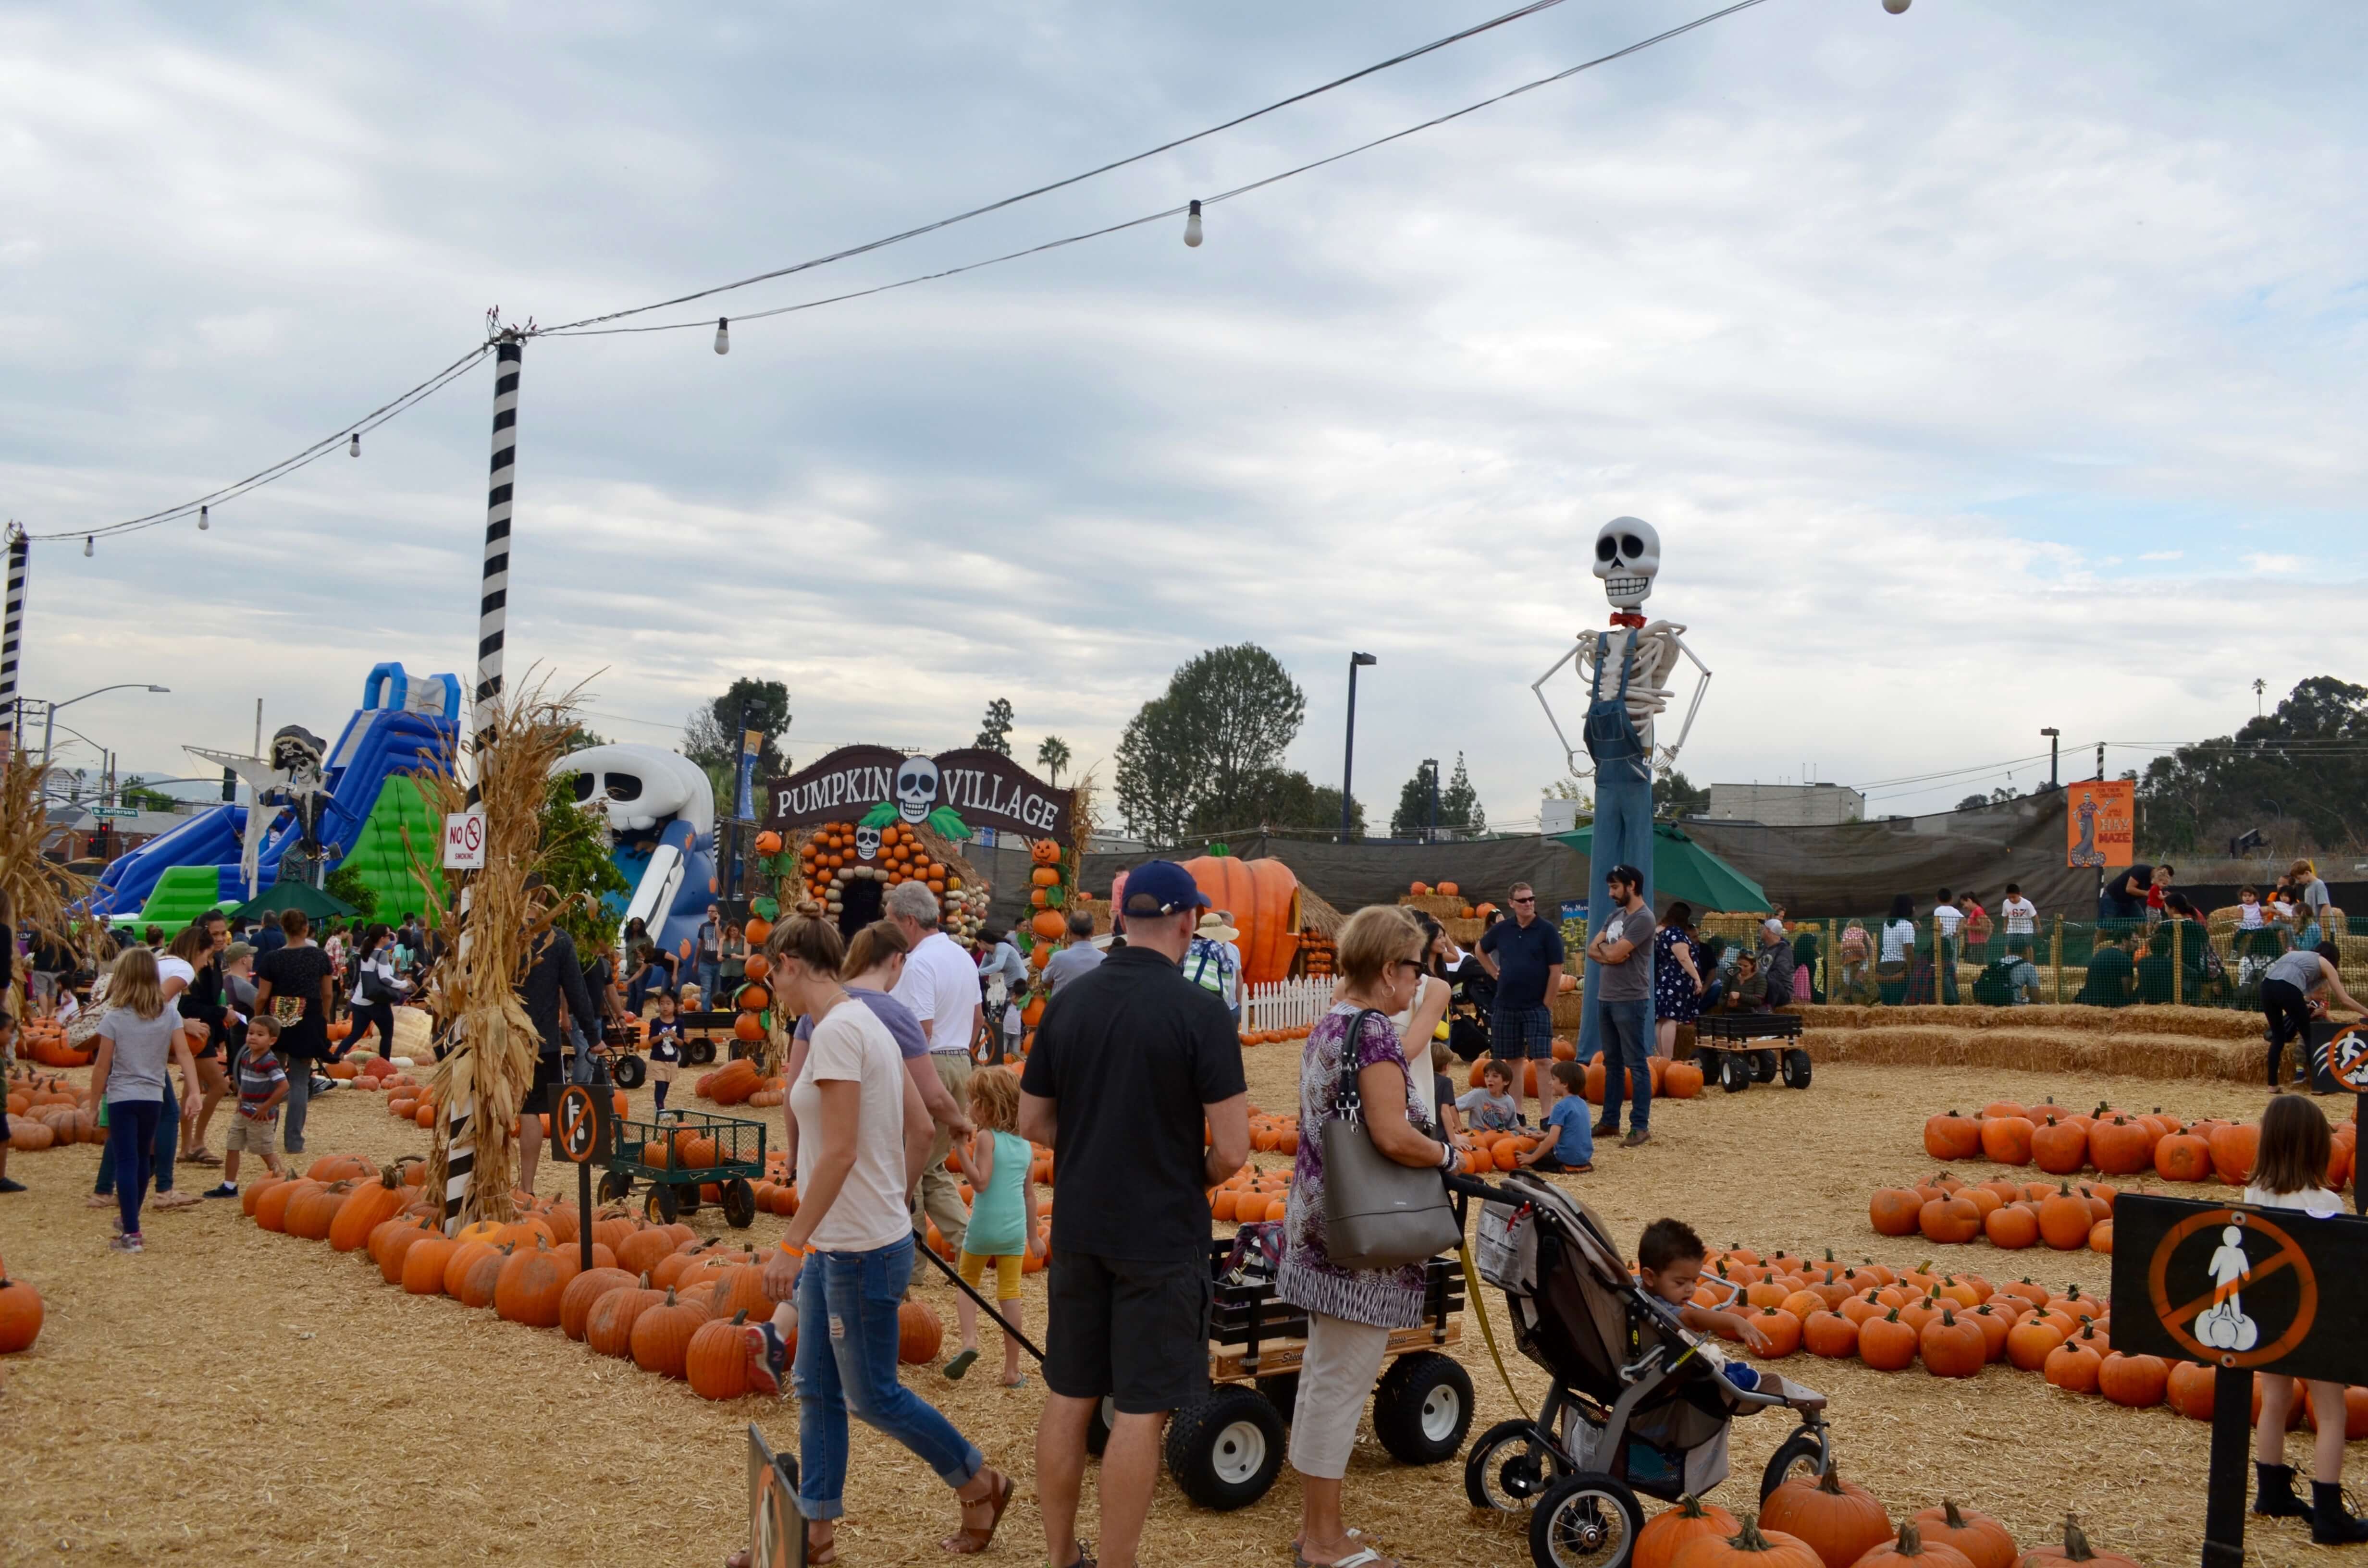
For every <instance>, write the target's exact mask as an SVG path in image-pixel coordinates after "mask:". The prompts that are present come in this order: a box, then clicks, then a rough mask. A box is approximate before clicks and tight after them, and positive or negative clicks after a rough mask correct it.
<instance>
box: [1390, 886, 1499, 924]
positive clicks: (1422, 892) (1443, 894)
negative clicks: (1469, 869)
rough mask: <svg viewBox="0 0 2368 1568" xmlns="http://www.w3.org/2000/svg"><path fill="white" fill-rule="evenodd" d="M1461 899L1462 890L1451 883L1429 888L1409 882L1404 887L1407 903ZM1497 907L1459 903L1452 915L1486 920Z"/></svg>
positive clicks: (1490, 904) (1485, 904) (1493, 905)
mask: <svg viewBox="0 0 2368 1568" xmlns="http://www.w3.org/2000/svg"><path fill="white" fill-rule="evenodd" d="M1436 898H1446V899H1455V900H1459V901H1460V900H1462V899H1463V889H1462V888H1460V887H1458V886H1456V885H1455V884H1454V883H1453V882H1441V883H1440V884H1439V885H1438V886H1437V887H1433V886H1431V885H1430V884H1429V882H1410V883H1408V884H1407V885H1406V902H1407V903H1413V902H1414V901H1415V900H1417V899H1436ZM1496 910H1497V906H1496V905H1495V904H1493V903H1481V904H1473V903H1461V902H1459V903H1457V904H1456V905H1455V908H1454V911H1453V913H1454V914H1455V915H1457V916H1458V917H1459V918H1462V919H1464V920H1486V918H1488V916H1489V915H1493V914H1495V913H1496Z"/></svg>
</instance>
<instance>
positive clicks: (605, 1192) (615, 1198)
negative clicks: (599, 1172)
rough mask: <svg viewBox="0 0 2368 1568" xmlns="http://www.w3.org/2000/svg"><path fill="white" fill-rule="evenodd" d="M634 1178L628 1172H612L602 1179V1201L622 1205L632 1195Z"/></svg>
mask: <svg viewBox="0 0 2368 1568" xmlns="http://www.w3.org/2000/svg"><path fill="white" fill-rule="evenodd" d="M632 1191H633V1178H632V1174H631V1173H630V1172H627V1171H610V1172H609V1173H608V1174H606V1175H605V1176H601V1178H600V1201H601V1202H603V1203H622V1202H623V1201H624V1200H625V1199H627V1198H629V1197H631V1196H632Z"/></svg>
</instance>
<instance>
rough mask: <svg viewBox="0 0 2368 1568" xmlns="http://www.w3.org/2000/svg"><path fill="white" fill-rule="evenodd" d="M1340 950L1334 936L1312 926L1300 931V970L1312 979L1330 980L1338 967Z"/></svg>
mask: <svg viewBox="0 0 2368 1568" xmlns="http://www.w3.org/2000/svg"><path fill="white" fill-rule="evenodd" d="M1339 963H1340V950H1339V949H1338V948H1336V947H1334V946H1333V945H1332V938H1331V937H1327V936H1326V935H1324V933H1322V932H1321V931H1318V930H1316V929H1315V928H1314V927H1312V926H1310V927H1308V928H1306V929H1304V930H1302V931H1301V932H1300V933H1299V965H1300V972H1302V973H1303V974H1305V975H1307V976H1309V977H1310V978H1312V979H1317V980H1328V979H1330V978H1331V977H1332V975H1333V973H1334V972H1335V971H1337V970H1338V967H1339Z"/></svg>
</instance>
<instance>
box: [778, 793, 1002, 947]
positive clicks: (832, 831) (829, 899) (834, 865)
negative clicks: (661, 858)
mask: <svg viewBox="0 0 2368 1568" xmlns="http://www.w3.org/2000/svg"><path fill="white" fill-rule="evenodd" d="M768 844H770V845H771V846H772V847H771V848H769V849H768V848H767V847H766V846H767V845H768ZM780 846H781V839H780V835H779V834H776V833H769V832H768V833H760V834H758V835H757V854H759V855H777V854H779V853H780ZM797 876H798V881H799V883H800V885H801V886H802V887H803V889H804V890H805V893H806V896H807V897H808V898H810V899H812V900H813V901H814V903H818V904H820V905H821V906H822V907H823V909H824V910H825V912H826V913H828V914H829V915H831V916H832V917H834V918H836V917H837V915H839V914H840V912H841V911H843V910H844V909H845V908H846V891H847V884H848V882H850V881H865V880H869V881H876V882H880V883H882V884H884V885H886V886H889V887H894V886H895V885H896V884H897V883H899V882H920V883H922V884H923V885H925V886H926V887H928V890H929V891H930V892H933V893H935V894H937V895H938V902H939V905H940V906H942V908H943V909H944V911H945V932H946V935H948V936H950V937H953V939H954V940H956V941H957V942H960V943H962V946H964V947H968V946H970V945H971V942H972V941H973V939H974V938H975V937H977V935H978V928H979V926H980V925H981V924H982V923H983V922H984V921H985V915H986V899H985V891H984V890H982V889H974V888H965V887H964V886H963V885H962V877H961V875H960V874H959V873H958V872H957V871H955V870H953V869H951V868H949V867H948V866H947V865H946V863H945V862H944V861H942V860H939V859H936V858H933V854H932V851H931V848H930V846H929V845H928V842H927V841H926V840H924V839H923V838H922V836H921V835H920V834H919V833H918V832H916V830H914V829H913V828H910V827H907V826H905V824H903V823H889V824H886V825H885V826H883V827H882V828H881V829H880V847H879V848H878V849H876V850H874V851H873V852H872V858H871V859H869V860H866V859H864V858H862V856H860V854H858V853H857V852H856V847H855V824H853V823H851V822H833V823H825V824H823V825H822V826H820V827H818V828H816V829H814V832H812V833H810V834H808V835H806V840H805V842H804V843H803V844H801V845H799V846H798V853H797ZM748 945H749V946H750V947H752V948H753V947H755V946H756V945H757V938H756V937H749V939H748Z"/></svg>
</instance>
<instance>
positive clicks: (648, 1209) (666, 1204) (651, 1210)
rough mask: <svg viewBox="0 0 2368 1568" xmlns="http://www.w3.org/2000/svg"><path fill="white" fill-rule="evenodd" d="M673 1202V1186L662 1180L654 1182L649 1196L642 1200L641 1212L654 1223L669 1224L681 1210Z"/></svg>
mask: <svg viewBox="0 0 2368 1568" xmlns="http://www.w3.org/2000/svg"><path fill="white" fill-rule="evenodd" d="M681 1211H682V1210H681V1208H680V1206H679V1205H677V1203H676V1202H675V1197H674V1188H673V1187H668V1186H667V1185H666V1183H664V1182H662V1181H661V1182H654V1183H652V1184H651V1186H650V1192H649V1196H648V1197H647V1198H645V1199H643V1200H642V1212H643V1215H644V1216H646V1217H647V1218H648V1220H649V1221H650V1222H651V1223H652V1224H654V1225H671V1224H673V1223H674V1222H675V1217H676V1216H677V1214H679V1213H680V1212H681Z"/></svg>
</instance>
